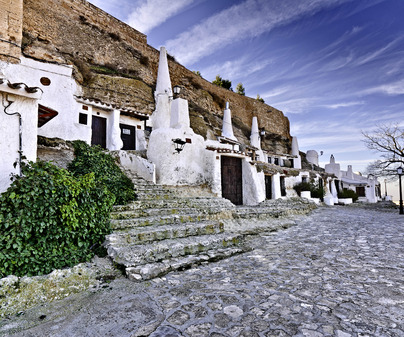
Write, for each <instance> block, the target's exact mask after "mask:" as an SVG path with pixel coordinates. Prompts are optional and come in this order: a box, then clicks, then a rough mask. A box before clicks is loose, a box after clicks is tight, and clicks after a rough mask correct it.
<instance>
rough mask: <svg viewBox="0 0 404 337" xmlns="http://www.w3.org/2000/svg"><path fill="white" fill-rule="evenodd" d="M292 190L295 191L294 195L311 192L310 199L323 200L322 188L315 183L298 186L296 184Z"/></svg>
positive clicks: (302, 183) (323, 192) (303, 183)
mask: <svg viewBox="0 0 404 337" xmlns="http://www.w3.org/2000/svg"><path fill="white" fill-rule="evenodd" d="M293 189H294V190H295V191H296V193H297V194H298V195H299V196H300V193H301V192H302V191H310V192H311V197H312V198H320V199H321V198H323V197H324V195H325V191H324V188H323V187H322V186H320V184H319V183H318V182H317V183H315V182H314V181H311V182H301V183H299V184H296V185H295V186H293Z"/></svg>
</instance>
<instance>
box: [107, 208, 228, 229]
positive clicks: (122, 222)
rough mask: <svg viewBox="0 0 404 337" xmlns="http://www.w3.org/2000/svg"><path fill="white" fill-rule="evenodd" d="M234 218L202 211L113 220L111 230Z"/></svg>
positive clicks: (225, 214) (224, 214)
mask: <svg viewBox="0 0 404 337" xmlns="http://www.w3.org/2000/svg"><path fill="white" fill-rule="evenodd" d="M229 217H232V214H231V213H226V212H223V213H213V214H204V213H202V212H200V211H195V212H193V213H187V214H169V215H152V216H146V217H141V218H130V219H119V220H118V219H112V220H111V228H112V229H113V230H123V229H129V228H133V227H144V226H152V225H153V226H155V225H169V224H181V223H182V224H183V223H187V222H200V221H204V220H217V219H226V218H229Z"/></svg>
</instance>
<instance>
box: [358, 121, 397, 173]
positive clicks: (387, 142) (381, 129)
mask: <svg viewBox="0 0 404 337" xmlns="http://www.w3.org/2000/svg"><path fill="white" fill-rule="evenodd" d="M362 134H363V136H364V140H363V141H364V142H365V144H366V146H367V148H368V149H370V150H373V151H376V152H379V153H380V159H379V160H376V161H375V162H373V163H371V164H369V166H368V168H367V170H368V172H369V173H372V174H374V175H376V176H393V175H394V176H397V167H399V166H404V129H403V128H400V126H399V124H389V125H378V126H377V128H376V129H375V130H373V131H371V132H364V131H362Z"/></svg>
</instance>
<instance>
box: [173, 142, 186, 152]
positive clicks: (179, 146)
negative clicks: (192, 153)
mask: <svg viewBox="0 0 404 337" xmlns="http://www.w3.org/2000/svg"><path fill="white" fill-rule="evenodd" d="M172 141H173V143H174V146H175V151H177V153H178V154H179V153H180V152H181V151H182V150H183V149H184V146H185V143H186V141H185V140H182V139H181V138H176V139H172Z"/></svg>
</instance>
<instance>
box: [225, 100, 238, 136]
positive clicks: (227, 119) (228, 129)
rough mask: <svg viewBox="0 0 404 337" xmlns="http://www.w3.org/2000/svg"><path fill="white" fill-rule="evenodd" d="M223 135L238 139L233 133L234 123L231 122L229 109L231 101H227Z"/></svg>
mask: <svg viewBox="0 0 404 337" xmlns="http://www.w3.org/2000/svg"><path fill="white" fill-rule="evenodd" d="M222 136H223V137H226V138H229V139H232V140H235V141H237V138H236V137H235V136H234V134H233V125H232V124H231V111H230V109H229V102H226V109H225V110H224V112H223V127H222Z"/></svg>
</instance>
